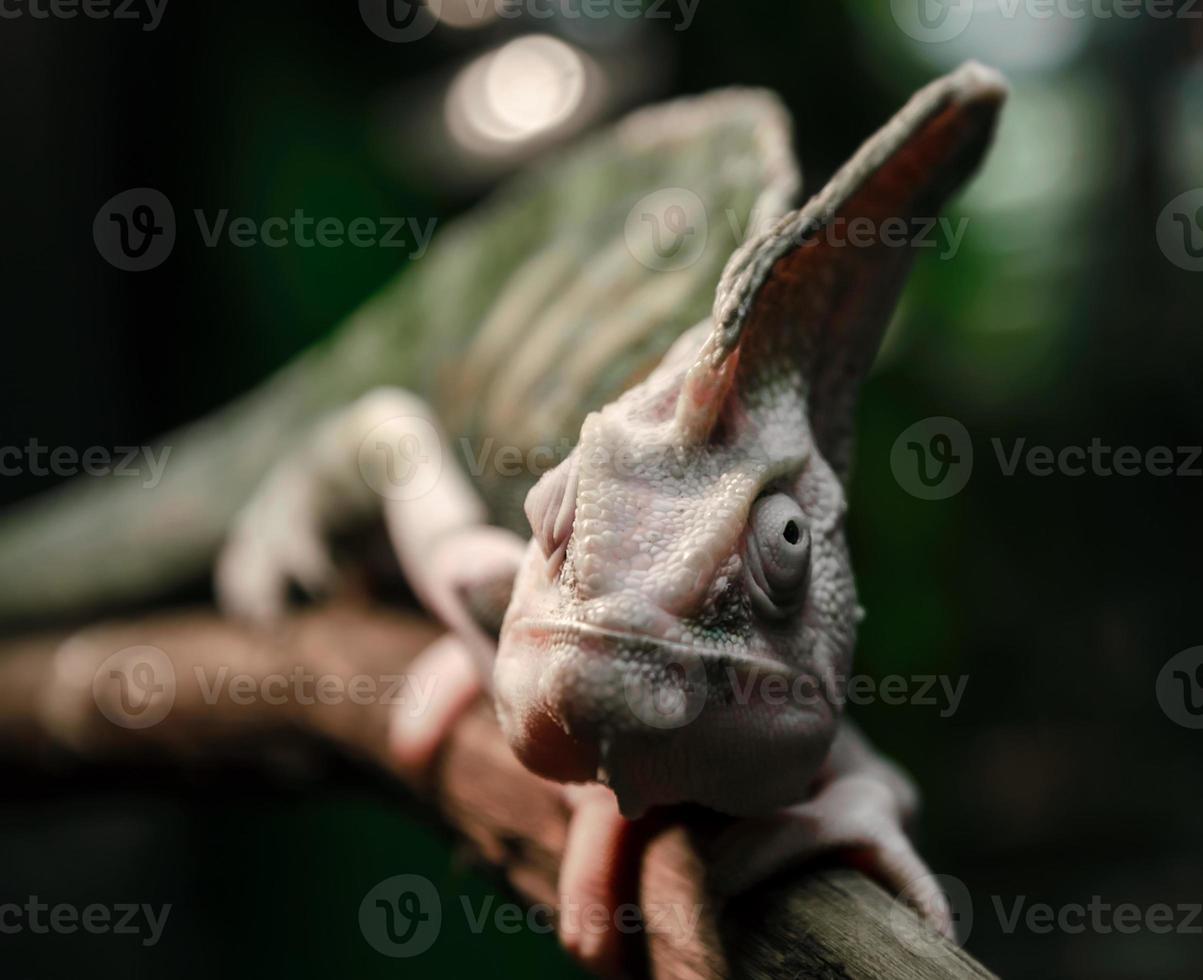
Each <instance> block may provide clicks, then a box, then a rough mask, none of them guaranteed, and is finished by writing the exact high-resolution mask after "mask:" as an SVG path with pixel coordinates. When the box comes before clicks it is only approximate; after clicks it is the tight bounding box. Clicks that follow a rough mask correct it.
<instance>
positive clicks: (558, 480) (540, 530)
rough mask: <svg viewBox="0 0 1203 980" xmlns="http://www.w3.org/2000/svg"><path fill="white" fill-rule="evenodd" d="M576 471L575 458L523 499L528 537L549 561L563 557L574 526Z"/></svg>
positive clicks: (562, 464)
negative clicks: (529, 532)
mask: <svg viewBox="0 0 1203 980" xmlns="http://www.w3.org/2000/svg"><path fill="white" fill-rule="evenodd" d="M578 474H579V469H578V467H577V465H576V458H575V456H573V457H569V458H568V459H567V460H565V461H564V462H563V463H561V464H560V465H559V466H557V467H556V468H555V469H554V470H551V471H550V472H548V473H544V474H543V476H542V477H541V478H540V480H539V482H538V483H536V484H535V485H534V487H532V488H531V491H530V493H528V494H527V496H526V504H525V510H526V518H527V520H528V521H530V526H531V533H532V534H533V535H534V538H535V540H536V541H538V542H539V547H540V548H542V549H543V555H544V557H546V558H547V559H548V560H549V561H558V559H559V558H562V557H563V553H564V548H565V547H566V546H567V544H568V539H569V538H570V537H571V536H572V528H573V526H574V524H575V523H576V490H577V482H578Z"/></svg>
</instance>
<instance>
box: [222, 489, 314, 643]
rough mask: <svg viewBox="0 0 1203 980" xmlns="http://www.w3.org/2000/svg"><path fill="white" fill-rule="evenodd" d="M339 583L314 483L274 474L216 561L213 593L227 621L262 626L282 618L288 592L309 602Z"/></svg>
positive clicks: (241, 515) (236, 526) (255, 497)
mask: <svg viewBox="0 0 1203 980" xmlns="http://www.w3.org/2000/svg"><path fill="white" fill-rule="evenodd" d="M336 578H337V571H336V569H335V566H334V562H333V561H332V559H331V557H330V552H329V548H328V546H327V543H326V539H325V535H324V532H323V527H322V521H321V519H320V517H319V510H318V507H317V503H316V501H315V500H314V499H313V486H312V481H310V480H307V479H305V478H304V477H303V476H302V474H301V473H299V472H297V471H295V470H293V469H290V468H281V469H279V470H277V471H276V472H275V473H273V474H272V476H271V477H270V478H269V480H268V481H267V482H266V483H265V484H264V486H263V487H262V488H261V489H260V490H259V491H258V492H257V493H256V494H255V496H254V497H253V498H252V500H251V502H250V503H249V504H247V506H246V508H245V509H244V510H243V511H242V513H241V514H239V516H238V520H237V522H236V523H235V525H234V529H233V530H232V531H231V532H230V536H229V538H228V539H227V541H226V543H225V546H224V547H223V548H222V551H221V556H220V557H219V558H218V561H217V569H216V573H215V576H214V587H215V588H216V591H217V601H218V604H219V605H220V606H221V608H222V610H223V611H224V612H225V613H227V614H228V615H232V616H236V617H238V618H241V619H248V620H250V621H252V622H256V623H260V624H266V623H270V622H273V621H275V620H277V619H279V618H280V617H281V616H283V615H284V612H285V610H286V608H287V605H288V588H289V585H290V584H292V583H296V584H297V585H299V586H300V587H301V588H302V589H304V590H305V591H306V592H308V593H309V594H310V595H312V596H318V595H323V594H325V593H327V592H329V591H330V590H331V589H332V588H333V586H334V583H335V580H336Z"/></svg>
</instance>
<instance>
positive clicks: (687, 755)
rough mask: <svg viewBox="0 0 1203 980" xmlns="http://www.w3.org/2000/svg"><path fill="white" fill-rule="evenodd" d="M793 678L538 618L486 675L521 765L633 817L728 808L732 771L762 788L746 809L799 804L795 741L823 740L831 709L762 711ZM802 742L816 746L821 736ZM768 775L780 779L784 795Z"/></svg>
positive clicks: (731, 658) (516, 626) (511, 629)
mask: <svg viewBox="0 0 1203 980" xmlns="http://www.w3.org/2000/svg"><path fill="white" fill-rule="evenodd" d="M769 678H773V679H775V686H774V685H773V684H769V683H766V682H767V681H768V679H769ZM800 678H801V674H800V672H799V671H798V670H797V669H796V668H792V667H789V666H788V665H785V664H783V663H781V662H779V661H777V660H776V659H774V658H771V657H768V656H764V655H761V654H757V653H755V652H751V651H746V650H739V651H735V650H731V649H727V648H724V647H718V646H708V645H705V644H690V643H683V642H679V641H676V640H670V639H665V638H662V637H656V636H651V635H647V634H637V633H632V632H628V631H623V630H615V629H610V628H607V627H604V626H599V625H596V624H593V623H587V622H581V621H579V620H562V619H554V618H535V617H532V618H523V619H518V620H515V621H513V622H511V623H509V624H507V627H506V630H505V631H504V633H503V636H502V643H501V648H500V650H499V653H498V660H497V666H496V671H495V675H494V680H495V687H496V695H497V708H498V715H499V718H500V720H501V724H502V728H503V729H504V731H505V733H506V736H507V738H508V740H509V742H510V745H511V747H512V748H513V749H514V751H515V753H516V754H517V755H518V757H519V759H521V761H522V762H523V763H524V764H525V765H526V766H527V767H528V768H529V769H531V770H533V771H534V772H536V773H538V774H539V775H542V776H545V777H547V778H550V779H556V780H559V781H561V782H585V781H598V782H603V783H606V784H607V785H609V786H611V788H613V789H614V791H615V793H616V794H617V795H618V798H619V803H620V805H621V807H622V810H623V812H624V813H626V814H627V815H630V816H634V815H637V814H639V813H641V812H643V811H644V810H645V809H647V807H649V806H652V805H656V804H665V803H677V802H684V801H693V802H700V803H707V804H710V805H718V804H717V802H716V801H719V800H729V796H728V794H729V793H730V785H731V783H732V782H733V781H734V782H739V781H740V776H738V775H737V776H736V777H735V778H734V780H733V777H732V775H731V772H730V771H729V770H730V769H731V768H733V767H737V768H738V769H739V770H740V771H741V773H742V776H745V777H747V778H748V779H749V780H750V781H752V780H755V781H758V782H759V783H760V784H761V785H760V786H759V794H758V795H756V798H755V800H754V801H753V797H752V795H749V796H748V800H749V801H750V802H753V804H754V805H753V807H752V808H753V809H754V810H760V809H762V798H763V797H765V796H766V795H767V796H775V795H776V793H778V792H781V793H785V792H786V790H785V787H788V792H789V793H792V794H794V795H796V794H797V792H798V789H797V786H798V782H797V780H805V779H806V778H808V777H807V773H806V772H805V771H804V770H806V769H807V768H808V767H809V765H810V759H809V756H810V754H811V753H810V752H808V751H806V748H807V747H805V746H804V747H802V748H801V749H799V746H798V745H797V744H796V742H795V739H794V737H793V736H794V735H807V736H814V735H815V733H821V732H824V731H825V730H826V729H827V728H828V727H829V726H830V724H831V719H832V709H831V707H830V705H828V704H827V702H826V701H825V700H824V699H823V698H821V697H820V698H816V699H815V700H814V701H813V702H812V703H809V704H805V705H803V704H797V703H785V704H780V705H778V704H769V703H767V702H766V701H765V700H764V697H763V692H764V691H765V690H767V689H770V688H771V689H773V690H779V689H788V688H789V687H790V686H791V685H796V682H797V681H798V680H799V679H800ZM813 689H815V690H817V689H818V685H814V687H813ZM784 733H789V736H788V737H787V736H786V735H785V734H784ZM811 741H813V742H815V743H816V744H825V739H824V736H823V735H822V734H820V735H819V737H818V738H817V739H814V738H812V739H811ZM778 756H780V758H779V757H778ZM741 760H742V761H741ZM766 775H771V776H772V777H784V781H783V782H782V784H781V785H782V789H780V790H777V789H774V788H773V783H772V782H771V781H769V782H766ZM720 808H722V809H730V808H731V804H730V803H729V802H727V803H726V804H725V805H723V806H720Z"/></svg>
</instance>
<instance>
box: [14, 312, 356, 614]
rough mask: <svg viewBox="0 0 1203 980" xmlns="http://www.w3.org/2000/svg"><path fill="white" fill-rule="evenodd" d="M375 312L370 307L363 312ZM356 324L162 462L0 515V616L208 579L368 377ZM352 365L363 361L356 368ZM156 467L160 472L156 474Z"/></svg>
mask: <svg viewBox="0 0 1203 980" xmlns="http://www.w3.org/2000/svg"><path fill="white" fill-rule="evenodd" d="M365 312H367V311H365ZM352 326H353V329H350V330H346V331H342V332H340V333H339V334H338V335H336V336H335V338H334V339H333V340H332V341H331V342H329V343H327V344H324V345H321V346H320V347H318V348H315V349H313V350H311V351H309V352H308V353H307V354H305V355H303V356H302V357H301V358H299V359H298V360H296V361H294V362H292V363H291V364H289V365H288V366H287V367H285V368H284V369H283V370H281V371H280V372H279V373H278V374H276V375H275V376H274V377H272V378H271V379H269V380H268V381H267V382H266V383H265V384H264V385H262V386H260V387H259V388H257V389H255V390H254V391H252V392H251V393H249V394H248V395H245V396H243V397H242V398H241V399H239V400H237V401H236V402H234V403H233V404H231V405H229V406H227V407H226V408H223V409H221V410H219V411H218V412H216V413H215V414H213V415H211V416H208V417H207V418H204V419H202V420H201V421H199V422H195V423H193V424H191V425H188V426H186V427H184V428H182V429H179V430H177V431H175V432H172V433H168V434H167V435H166V436H164V437H163V438H162V440H161V441H160V445H158V446H156V447H154V460H155V461H156V466H155V467H154V472H153V473H151V474H148V470H149V469H150V467H147V466H146V465H145V461H143V465H141V466H140V467H139V469H140V471H141V472H140V473H139V474H138V475H129V476H124V477H123V476H120V475H118V474H117V472H116V467H115V466H114V468H113V472H110V473H108V474H106V475H104V476H79V477H76V478H75V479H74V480H73V481H71V482H70V483H68V484H67V485H65V486H64V487H62V488H60V489H58V490H55V491H53V492H51V493H48V494H46V495H44V496H43V497H40V498H37V499H35V500H33V501H32V502H31V503H29V504H27V505H22V506H18V507H16V508H14V509H13V510H11V511H10V512H9V513H7V514H5V515H3V517H0V626H2V627H4V628H5V629H9V628H12V627H14V626H18V625H19V626H29V625H35V624H40V623H43V622H45V621H49V620H51V619H55V618H60V617H64V616H71V617H74V616H77V615H86V614H88V613H91V612H95V611H99V610H103V609H112V608H114V607H120V606H123V605H128V604H132V603H134V602H135V601H142V602H144V601H146V600H148V599H151V598H154V597H155V596H159V595H164V594H166V593H169V592H171V591H172V590H174V589H178V588H181V587H183V586H186V585H189V584H191V583H195V582H199V581H201V580H202V579H203V578H204V576H206V575H207V574H208V569H209V568H210V567H211V565H212V561H213V559H214V557H215V555H216V553H217V549H218V547H219V546H220V544H221V542H222V539H223V537H224V535H225V533H226V532H227V531H228V529H229V526H230V521H231V519H232V517H233V516H234V515H235V514H236V513H237V511H238V509H239V508H240V507H241V506H242V505H243V504H244V503H245V502H246V501H247V499H248V498H249V496H250V495H251V493H252V492H253V491H254V489H255V487H256V486H257V485H258V483H259V481H260V480H261V479H262V478H263V476H264V474H265V473H266V471H267V470H268V468H269V467H270V466H271V465H272V463H273V462H274V461H276V460H277V459H279V457H280V456H281V454H282V453H284V452H286V451H287V450H288V449H289V448H290V447H291V445H292V442H291V441H289V440H296V439H298V438H303V437H304V435H305V434H306V432H307V431H308V430H309V428H310V426H311V424H312V423H313V422H314V421H316V419H317V418H318V417H320V416H321V415H322V414H324V413H325V412H327V411H330V410H332V409H333V408H335V407H336V406H338V405H340V404H343V403H345V402H347V401H349V400H350V399H351V398H353V397H354V395H355V393H356V392H357V391H362V390H363V387H362V386H364V385H371V384H373V383H376V382H375V379H373V378H372V377H371V375H372V374H373V373H374V372H375V371H376V370H378V368H377V367H374V366H371V362H372V361H373V360H375V359H373V358H364V357H362V356H359V357H356V356H355V355H356V354H357V353H358V354H361V355H362V354H363V353H364V351H363V348H364V344H365V342H367V341H369V340H370V339H371V338H370V337H369V336H367V331H364V330H363V329H359V328H361V327H363V326H365V324H353V325H352ZM356 365H360V366H361V367H359V369H358V370H357V369H356ZM155 477H157V479H156V478H155Z"/></svg>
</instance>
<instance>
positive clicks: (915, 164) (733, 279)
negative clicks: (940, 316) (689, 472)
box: [677, 62, 1006, 475]
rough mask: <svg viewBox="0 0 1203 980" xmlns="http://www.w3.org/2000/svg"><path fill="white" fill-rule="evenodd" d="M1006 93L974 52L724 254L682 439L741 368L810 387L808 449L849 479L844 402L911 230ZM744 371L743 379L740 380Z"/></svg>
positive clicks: (984, 135)
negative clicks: (813, 188)
mask: <svg viewBox="0 0 1203 980" xmlns="http://www.w3.org/2000/svg"><path fill="white" fill-rule="evenodd" d="M1005 94H1006V86H1005V83H1004V82H1003V80H1002V77H1001V76H1000V75H998V74H997V73H996V72H994V71H992V70H990V69H987V68H984V67H982V66H981V65H978V64H976V63H973V62H970V63H968V64H966V65H964V66H962V67H961V68H960V69H959V70H958V71H956V72H955V73H953V74H951V75H948V76H946V77H944V78H941V79H939V80H938V81H936V82H934V83H932V84H931V85H929V86H927V87H926V88H924V89H922V90H921V91H920V92H918V93H917V94H916V95H915V96H914V97H913V98H912V99H911V100H910V102H908V103H907V105H906V106H905V107H904V108H903V109H901V110H900V111H899V112H898V114H897V115H895V116H894V118H893V119H891V120H890V122H889V123H887V124H886V125H885V126H884V127H883V128H882V129H881V130H880V131H879V132H878V133H877V134H876V135H875V136H873V137H872V138H871V139H870V140H869V141H868V142H866V143H865V144H864V145H863V146H862V147H861V149H860V150H859V151H858V152H857V153H856V155H855V156H854V157H853V158H852V159H851V160H850V161H849V162H848V163H847V164H845V165H844V167H843V168H841V169H840V170H839V172H838V173H836V175H835V176H834V177H833V178H832V179H831V181H830V182H829V183H828V184H827V186H826V187H825V188H824V189H823V190H822V191H821V192H820V193H819V194H817V195H816V196H815V197H813V198H812V199H811V200H810V201H809V202H808V203H807V204H806V206H805V207H803V208H802V209H801V210H799V211H795V212H794V213H792V214H790V215H787V216H786V217H785V218H783V219H782V220H781V221H780V222H779V223H778V224H777V225H776V227H774V228H772V229H771V230H770V231H768V232H767V233H766V234H764V235H762V236H761V237H759V238H757V239H755V240H753V241H750V242H748V243H747V244H745V245H744V246H743V247H742V248H740V249H739V251H737V252H736V253H735V254H734V255H733V256H732V257H731V259H730V261H729V262H728V263H727V267H726V270H725V271H724V273H723V277H722V281H721V282H720V284H719V287H718V291H717V295H716V298H715V304H714V314H713V324H714V326H713V332H712V333H711V335H710V337H709V339H708V340H707V341H706V344H705V346H704V347H703V349H702V352H701V355H700V356H699V358H698V362H697V364H696V365H695V366H694V368H693V369H692V370H691V371H690V373H689V376H688V378H687V380H686V383H685V385H684V386H683V390H682V392H681V398H680V403H679V405H678V409H677V420H678V426H679V427H680V429H681V431H682V436H683V438H684V439H685V440H686V441H689V440H693V439H697V438H698V437H699V435H705V434H706V433H708V432H709V431H710V429H711V427H712V426H713V424H714V422H715V421H716V419H717V418H718V416H719V413H720V412H721V410H722V407H723V404H724V402H725V400H726V399H727V398H728V396H729V393H730V391H731V389H732V381H735V382H736V384H735V390H736V391H738V390H740V389H743V388H753V387H758V385H755V384H752V383H749V381H748V380H747V379H748V376H749V375H751V374H754V373H761V372H764V371H766V370H771V371H782V370H783V367H784V365H785V363H786V362H788V363H789V365H790V367H792V368H793V369H794V370H795V372H796V377H797V380H798V381H799V382H800V383H804V384H805V385H806V386H807V401H808V403H809V409H810V420H811V425H812V428H813V429H814V432H815V438H816V441H817V443H818V447H819V449H820V451H821V452H822V453H823V455H824V456H825V457H826V458H827V460H828V461H829V462H830V463H831V464H832V465H833V466H834V467H835V468H836V470H837V471H839V472H841V473H843V474H845V475H846V470H847V462H848V460H847V456H848V436H849V433H850V430H851V408H852V405H853V402H854V401H855V397H856V391H857V388H858V386H859V383H860V380H861V379H862V377H863V376H864V374H865V373H866V371H867V370H868V367H869V365H870V364H871V362H872V360H873V356H874V353H875V352H876V350H877V346H878V344H879V343H880V340H881V336H882V334H883V332H884V330H885V326H886V324H887V322H888V320H889V317H890V314H891V311H892V310H893V308H894V304H895V302H896V300H897V297H898V293H899V291H900V290H901V288H902V284H903V282H904V280H905V278H906V274H907V271H908V269H909V267H910V264H911V261H912V260H913V258H914V251H915V248H914V246H913V244H912V240H913V238H914V236H915V234H916V229H918V228H920V227H922V225H923V223H924V222H925V220H928V219H930V220H932V221H934V219H935V217H936V215H937V214H938V213H939V211H940V209H941V207H942V206H943V204H944V203H945V201H946V200H947V198H948V197H949V196H951V195H952V194H953V193H954V192H955V191H956V190H957V189H958V188H959V187H960V186H961V184H962V183H963V182H964V180H965V179H966V178H967V177H968V176H969V174H971V173H972V172H973V171H974V169H976V167H977V165H978V163H979V162H980V160H981V158H982V156H983V154H984V153H985V151H986V148H987V146H988V145H989V142H990V138H991V135H992V133H993V129H994V123H995V120H996V118H997V115H998V110H999V107H1000V105H1001V104H1002V100H1003V98H1004V97H1005ZM740 379H742V380H740Z"/></svg>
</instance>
